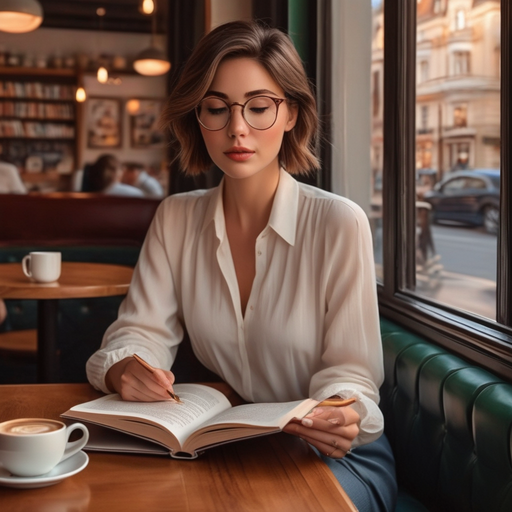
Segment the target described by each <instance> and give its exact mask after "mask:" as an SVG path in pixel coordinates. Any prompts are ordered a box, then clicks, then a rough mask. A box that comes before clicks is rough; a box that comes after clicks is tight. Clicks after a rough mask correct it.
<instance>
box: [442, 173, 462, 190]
mask: <svg viewBox="0 0 512 512" xmlns="http://www.w3.org/2000/svg"><path fill="white" fill-rule="evenodd" d="M465 185H466V178H462V177H461V178H453V180H450V181H447V182H446V183H445V184H444V186H443V192H444V193H445V194H453V193H455V192H459V191H460V190H462V189H463V188H465Z"/></svg>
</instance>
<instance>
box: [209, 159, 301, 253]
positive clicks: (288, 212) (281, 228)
mask: <svg viewBox="0 0 512 512" xmlns="http://www.w3.org/2000/svg"><path fill="white" fill-rule="evenodd" d="M223 190H224V178H223V179H222V181H221V182H220V185H219V186H218V187H215V188H214V189H213V190H212V192H211V195H210V201H209V204H208V208H207V210H206V214H205V217H204V222H203V227H202V230H201V231H204V230H205V229H206V228H207V226H208V225H209V224H210V223H211V222H212V221H213V222H214V224H215V234H216V235H217V238H219V240H222V239H223V238H224V236H225V234H226V223H225V219H224V208H223V203H222V197H223ZM298 204H299V184H298V183H297V181H296V180H295V179H294V178H293V177H292V176H291V175H290V174H289V173H287V172H286V171H285V170H284V169H282V168H281V170H280V173H279V184H278V185H277V190H276V195H275V197H274V203H273V205H272V210H271V212H270V218H269V221H268V226H269V227H271V228H272V229H273V230H274V231H275V232H276V233H277V234H278V235H279V236H280V237H281V238H282V239H283V240H285V241H286V242H287V243H288V244H290V245H292V246H293V245H294V244H295V232H296V229H297V209H298ZM265 229H266V228H265Z"/></svg>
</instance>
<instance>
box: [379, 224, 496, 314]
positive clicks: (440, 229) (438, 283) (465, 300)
mask: <svg viewBox="0 0 512 512" xmlns="http://www.w3.org/2000/svg"><path fill="white" fill-rule="evenodd" d="M431 229H432V237H433V239H434V246H435V250H436V254H437V257H436V258H434V259H435V261H434V263H433V265H432V266H431V267H430V268H429V269H427V270H426V271H425V272H418V273H417V274H416V293H418V295H420V296H423V297H426V298H429V299H432V300H435V301H436V302H439V303H443V304H446V305H448V306H450V307H454V308H457V309H462V310H465V311H469V312H471V313H475V314H477V315H480V316H483V317H486V318H490V319H493V320H494V319H495V318H496V264H497V262H496V257H497V237H496V236H495V235H490V234H488V233H486V232H485V231H484V230H483V229H480V228H479V229H475V228H468V227H462V226H448V225H432V226H431ZM374 240H375V248H376V251H375V262H376V272H377V276H378V278H379V279H382V271H383V269H382V245H381V240H382V231H381V230H380V229H378V230H377V231H376V232H375V233H374Z"/></svg>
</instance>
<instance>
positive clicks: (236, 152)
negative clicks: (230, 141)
mask: <svg viewBox="0 0 512 512" xmlns="http://www.w3.org/2000/svg"><path fill="white" fill-rule="evenodd" d="M254 153H255V152H254V151H252V150H251V149H247V148H244V147H241V146H234V147H232V148H230V149H228V150H227V151H224V154H225V155H226V156H227V157H228V158H231V160H235V161H236V162H244V161H245V160H248V159H249V158H251V156H252V155H254Z"/></svg>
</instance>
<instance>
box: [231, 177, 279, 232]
mask: <svg viewBox="0 0 512 512" xmlns="http://www.w3.org/2000/svg"><path fill="white" fill-rule="evenodd" d="M278 184H279V169H277V171H273V172H271V173H262V172H260V173H258V174H257V175H255V176H251V177H250V178H246V179H233V178H230V177H229V176H225V178H224V197H223V200H224V216H225V218H226V222H229V223H232V222H234V223H237V224H238V225H239V227H240V228H241V229H242V230H244V231H252V232H255V233H256V234H259V233H260V232H261V231H262V230H263V229H264V228H265V226H266V225H267V223H268V219H269V217H270V212H271V210H272V204H273V201H274V196H275V193H276V190H277V185H278Z"/></svg>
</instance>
